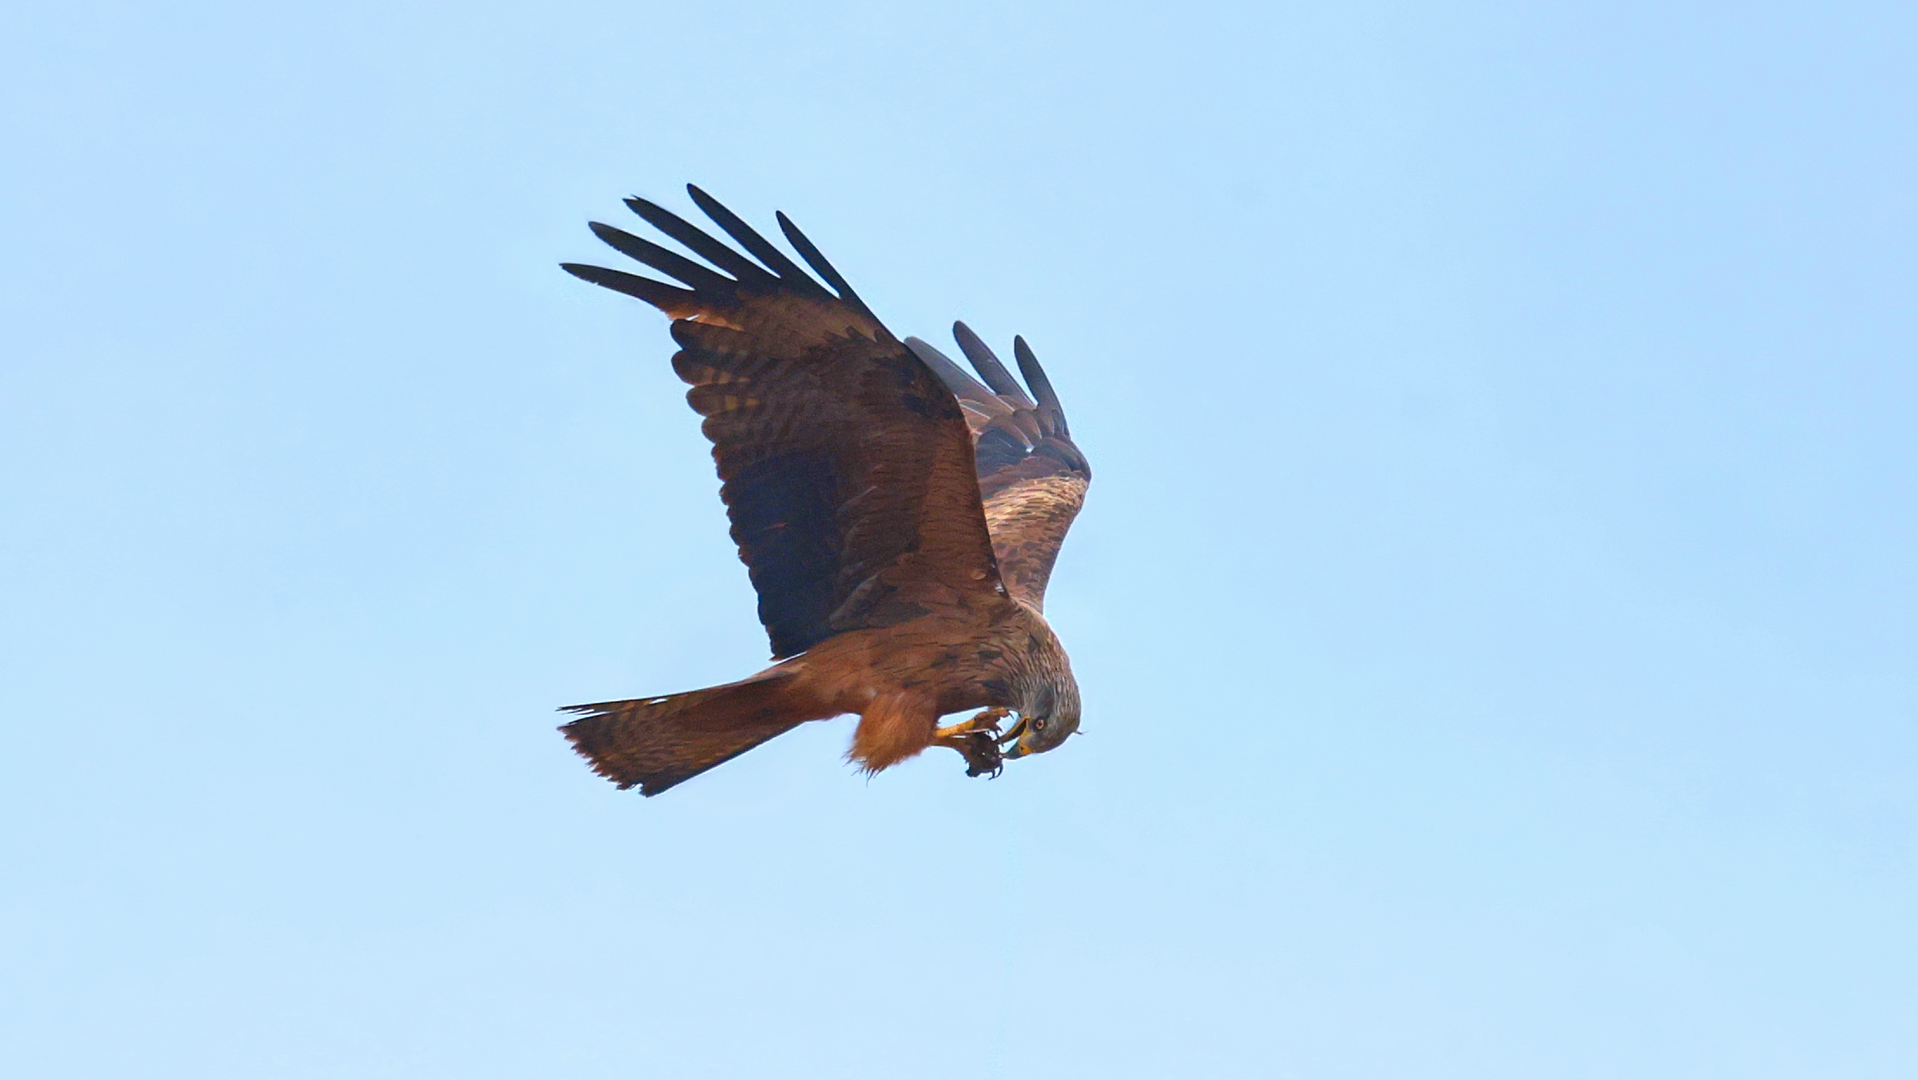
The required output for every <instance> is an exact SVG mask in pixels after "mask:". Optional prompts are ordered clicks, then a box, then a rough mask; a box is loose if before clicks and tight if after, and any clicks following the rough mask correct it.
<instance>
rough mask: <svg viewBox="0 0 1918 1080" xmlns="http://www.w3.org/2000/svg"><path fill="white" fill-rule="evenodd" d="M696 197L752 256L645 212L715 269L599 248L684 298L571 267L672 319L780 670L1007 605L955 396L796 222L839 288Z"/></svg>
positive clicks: (610, 231)
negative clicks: (904, 625)
mask: <svg viewBox="0 0 1918 1080" xmlns="http://www.w3.org/2000/svg"><path fill="white" fill-rule="evenodd" d="M686 190H687V191H688V192H689V193H690V194H691V195H692V198H693V202H694V203H696V204H698V206H699V208H700V209H701V210H702V211H704V212H705V214H706V216H707V217H709V218H711V219H712V220H713V223H714V224H716V225H718V226H719V227H720V229H722V230H724V231H725V233H726V234H727V235H729V236H730V237H732V239H733V240H734V242H736V243H737V244H738V245H739V247H740V248H743V249H744V250H745V252H746V253H747V254H750V255H751V256H752V257H751V258H748V257H747V254H742V253H741V252H740V251H738V250H735V249H734V248H733V247H731V246H729V245H727V244H725V243H723V242H722V241H720V240H718V239H715V238H714V237H712V236H711V235H709V234H707V233H706V232H704V231H702V230H701V229H699V228H697V227H696V226H694V225H692V224H690V223H689V222H687V221H685V220H684V219H682V218H680V217H678V216H677V215H675V214H673V213H671V212H670V211H667V210H665V209H663V208H661V207H659V206H657V205H655V204H653V203H650V202H647V201H646V200H644V199H637V198H634V199H628V200H627V201H626V205H627V206H629V207H631V208H632V210H633V212H634V213H636V214H638V215H639V216H640V217H641V218H643V219H645V220H646V221H647V222H648V223H650V224H651V225H652V226H653V227H654V228H656V229H658V230H659V231H660V232H661V233H663V234H665V235H666V236H668V237H670V238H672V239H673V240H676V241H678V242H679V243H680V244H681V245H683V246H684V247H685V248H686V249H687V250H688V251H691V252H692V253H693V254H695V255H697V256H699V257H700V258H702V259H704V260H706V262H707V263H710V264H711V265H710V266H707V265H704V264H701V263H698V262H694V261H693V260H691V259H688V258H686V257H685V256H683V255H680V254H677V253H675V252H673V251H670V250H668V249H666V248H664V247H661V246H659V245H658V244H654V243H652V242H650V241H647V240H642V239H640V238H639V237H637V236H633V235H631V234H630V233H626V232H623V231H621V230H619V229H616V228H613V227H612V226H610V225H602V224H599V223H597V222H595V223H594V224H593V226H592V229H593V232H594V233H595V234H596V235H598V236H599V238H600V239H601V240H604V241H606V243H608V244H610V245H612V246H613V247H614V248H617V249H618V250H619V251H621V252H623V253H624V254H626V255H629V256H631V257H632V258H634V259H636V260H638V261H639V262H641V263H644V264H645V265H647V266H649V267H651V268H653V269H654V270H657V271H659V272H661V273H663V274H665V275H667V276H668V277H671V278H674V279H675V280H677V281H679V282H681V283H682V284H683V286H684V287H680V286H676V285H670V284H667V283H665V282H662V281H656V280H654V279H652V278H646V277H640V276H637V275H634V274H628V273H623V272H621V271H618V270H608V269H604V268H602V267H597V266H582V265H579V264H576V263H567V264H563V266H564V269H565V270H567V271H568V272H569V273H572V274H574V275H576V276H578V277H580V278H584V279H585V280H587V281H590V282H592V283H593V284H595V285H603V286H605V287H606V288H609V289H612V290H614V291H616V292H622V293H625V294H626V295H628V296H633V297H637V298H638V299H641V300H644V301H646V302H647V303H649V304H651V305H653V306H654V307H656V308H658V309H660V310H661V311H663V312H665V313H666V314H668V315H670V316H672V317H673V319H674V322H673V325H672V334H673V340H675V341H677V342H678V343H679V346H680V350H679V352H678V353H677V354H676V355H674V357H673V370H674V371H675V372H677V373H678V374H679V377H680V378H681V379H684V380H685V381H686V382H687V383H689V384H691V386H692V389H691V390H690V391H688V392H687V394H686V400H687V401H688V402H689V403H690V404H691V405H692V407H693V409H694V411H696V412H698V413H699V414H700V415H701V416H704V417H705V418H706V421H705V424H704V428H703V430H704V431H705V434H706V437H707V438H708V439H710V440H712V444H713V460H714V461H715V462H716V463H717V464H718V466H719V477H720V480H721V481H722V486H721V487H720V498H722V499H723V500H725V503H726V512H727V515H728V517H729V518H730V519H731V521H732V537H733V541H734V542H735V543H737V544H738V545H739V557H740V559H741V560H742V561H743V562H745V564H746V568H747V571H748V573H749V574H750V576H751V577H752V583H753V588H754V589H755V590H756V591H757V592H758V593H759V621H760V622H761V623H764V624H765V627H766V634H767V636H768V637H769V638H770V639H771V641H772V651H773V656H774V657H777V658H784V657H788V656H793V655H796V654H798V653H801V652H804V651H805V650H807V649H809V648H811V647H812V646H814V645H815V644H818V643H819V642H820V641H822V640H824V639H825V638H828V637H830V636H832V635H833V634H836V633H840V632H843V631H846V630H852V629H858V628H862V627H876V626H890V625H894V624H896V623H899V622H904V621H905V620H907V619H911V618H915V617H917V616H919V615H922V614H925V613H926V612H928V611H932V610H936V609H938V608H940V607H942V606H949V605H952V604H954V603H956V602H959V601H960V599H961V597H962V595H963V594H968V593H998V592H1000V591H1001V588H1002V587H1001V584H1000V581H999V574H998V570H997V566H996V564H995V562H994V559H993V554H992V543H991V540H990V537H989V535H988V533H987V531H986V521H985V515H984V512H983V509H982V507H981V505H980V498H979V488H978V486H977V484H976V483H975V481H974V479H973V476H974V468H973V456H972V438H971V435H970V433H969V432H968V430H967V427H966V420H965V414H964V413H963V412H961V411H960V408H959V404H958V402H957V401H955V400H954V398H953V395H952V392H951V391H950V390H948V389H946V385H945V383H943V382H942V381H940V379H939V378H938V377H937V376H935V375H934V374H933V373H932V372H931V371H930V370H928V369H927V367H926V365H925V364H924V363H922V362H921V361H920V360H919V359H918V358H916V357H915V356H914V355H913V354H912V352H911V351H910V350H908V349H907V348H906V347H905V346H904V345H902V344H901V343H900V342H899V341H898V340H897V339H896V338H894V337H893V336H892V334H890V333H889V332H887V330H886V328H885V327H884V326H882V325H880V322H879V320H878V318H876V317H875V316H874V315H873V313H872V311H871V310H870V309H868V308H867V307H866V305H865V303H864V302H862V301H861V300H860V299H859V297H858V295H857V294H855V293H854V292H853V291H852V289H851V288H850V287H849V286H848V285H847V284H846V282H845V279H843V278H841V277H840V276H839V272H838V271H837V270H834V269H833V267H832V264H831V263H828V262H827V261H826V260H825V258H824V257H823V256H822V255H820V254H819V250H818V249H817V248H815V247H814V246H813V245H812V242H811V241H809V240H807V239H806V237H805V236H804V235H803V234H801V233H800V231H799V230H798V229H797V228H795V227H794V226H793V224H792V222H790V221H788V220H787V219H786V216H785V215H784V214H781V215H779V226H780V228H781V229H782V230H783V231H784V232H785V234H786V238H787V240H789V241H790V242H791V243H792V245H793V247H794V249H796V250H797V251H798V252H799V254H800V256H801V257H802V258H804V259H805V260H806V262H807V263H808V264H809V265H810V266H811V267H812V268H813V269H814V270H815V271H817V272H818V274H819V276H820V277H821V278H824V279H825V280H826V282H827V283H828V284H830V285H831V286H832V288H833V290H835V291H828V290H827V288H826V287H825V286H823V285H821V284H820V283H819V282H818V281H816V280H815V279H814V278H813V277H812V276H811V275H809V274H807V273H806V272H805V271H804V270H802V269H800V268H799V267H798V265H796V264H795V263H794V262H793V261H792V260H791V259H789V258H787V257H786V256H785V255H784V254H783V253H781V252H780V250H779V249H778V248H776V247H774V246H773V245H772V244H770V243H768V242H767V241H766V239H765V238H764V237H762V236H760V235H759V234H758V233H757V232H754V231H753V229H752V227H751V226H749V225H747V224H746V223H745V222H743V221H741V220H740V219H739V218H738V217H736V216H734V215H733V213H732V212H731V211H730V210H727V209H726V208H725V207H723V206H721V205H720V204H719V203H718V202H716V201H714V200H713V198H712V197H711V196H709V195H707V194H706V193H705V192H703V191H701V190H700V189H698V188H696V187H692V186H690V185H689V186H688V187H687V189H686ZM754 260H757V261H754ZM714 267H716V268H717V269H714Z"/></svg>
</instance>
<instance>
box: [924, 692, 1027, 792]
mask: <svg viewBox="0 0 1918 1080" xmlns="http://www.w3.org/2000/svg"><path fill="white" fill-rule="evenodd" d="M1010 715H1012V712H1011V710H1009V709H1005V708H1002V707H1000V706H997V705H995V706H993V707H992V708H990V709H986V710H984V711H983V712H980V713H978V714H976V715H974V716H973V717H971V718H970V719H966V720H961V721H960V722H958V723H956V724H947V725H946V726H945V727H942V728H940V729H939V730H938V731H936V732H934V733H933V736H932V742H933V745H934V746H946V747H951V748H952V749H954V750H957V751H959V755H960V756H961V757H963V758H965V759H966V775H967V776H986V775H992V776H998V775H999V773H1000V772H1001V771H1002V770H1004V769H1005V765H1004V764H1003V763H1002V760H1001V757H1000V754H999V739H998V736H999V721H1001V720H1004V719H1005V718H1006V717H1008V716H1010Z"/></svg>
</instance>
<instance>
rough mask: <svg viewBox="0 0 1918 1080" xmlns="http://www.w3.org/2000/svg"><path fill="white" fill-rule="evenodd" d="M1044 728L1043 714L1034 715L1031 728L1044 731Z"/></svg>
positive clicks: (1044, 719)
mask: <svg viewBox="0 0 1918 1080" xmlns="http://www.w3.org/2000/svg"><path fill="white" fill-rule="evenodd" d="M1045 729H1046V718H1045V717H1043V716H1040V717H1035V718H1034V719H1033V721H1032V730H1034V731H1044V730H1045Z"/></svg>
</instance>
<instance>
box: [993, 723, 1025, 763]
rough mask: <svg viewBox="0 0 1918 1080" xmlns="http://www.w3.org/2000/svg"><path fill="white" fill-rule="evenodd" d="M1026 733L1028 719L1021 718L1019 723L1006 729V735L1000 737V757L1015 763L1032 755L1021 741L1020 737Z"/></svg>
mask: <svg viewBox="0 0 1918 1080" xmlns="http://www.w3.org/2000/svg"><path fill="white" fill-rule="evenodd" d="M1025 733H1026V718H1025V717H1023V716H1021V717H1020V718H1019V722H1018V723H1016V724H1014V725H1012V726H1011V727H1010V728H1008V729H1006V733H1005V734H1004V735H1001V736H999V756H1001V757H1003V758H1005V759H1006V760H1007V761H1015V760H1017V759H1019V758H1022V757H1025V756H1026V755H1028V754H1030V753H1032V751H1031V750H1028V749H1026V746H1025V744H1024V743H1023V742H1020V741H1019V736H1021V735H1024V734H1025Z"/></svg>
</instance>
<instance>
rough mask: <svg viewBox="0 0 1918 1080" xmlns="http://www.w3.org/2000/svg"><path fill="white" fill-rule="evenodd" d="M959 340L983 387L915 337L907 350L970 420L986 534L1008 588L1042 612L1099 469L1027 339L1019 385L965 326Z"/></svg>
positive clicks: (1019, 341) (1020, 353)
mask: <svg viewBox="0 0 1918 1080" xmlns="http://www.w3.org/2000/svg"><path fill="white" fill-rule="evenodd" d="M952 335H953V337H954V338H955V339H956V340H957V341H958V342H959V348H960V349H961V350H962V351H963V352H964V353H965V354H966V359H967V360H970V361H971V362H972V366H973V368H974V370H976V371H978V373H979V378H977V379H975V378H973V377H972V376H971V375H970V374H968V373H967V372H966V370H965V369H964V368H962V367H960V366H959V365H958V364H956V363H954V362H953V361H952V360H951V359H950V358H949V357H947V356H946V355H945V354H944V353H942V352H940V351H939V350H938V349H935V348H933V347H932V346H931V345H928V344H927V343H925V342H924V341H921V340H919V339H918V338H907V339H906V345H907V347H908V348H910V349H911V350H912V351H913V352H914V353H915V354H917V355H918V357H919V359H921V360H924V361H925V362H926V366H927V367H930V368H931V369H932V370H933V371H934V372H936V373H937V374H938V375H939V377H940V378H941V379H943V380H944V381H945V383H946V385H947V386H948V387H950V388H951V389H952V393H953V396H954V397H956V398H958V399H959V405H960V407H961V408H963V409H964V410H965V412H966V421H967V424H968V426H970V427H971V429H972V437H973V456H974V458H975V460H976V461H977V463H978V469H979V494H980V497H981V498H982V499H983V500H984V501H985V507H986V526H987V528H988V529H989V530H990V531H991V533H992V546H993V550H994V551H995V553H996V554H997V555H998V558H999V573H1000V576H1001V577H1002V578H1003V579H1004V580H1005V583H1006V588H1007V589H1008V590H1010V591H1011V593H1012V595H1014V596H1016V597H1018V598H1019V599H1021V600H1024V601H1025V602H1026V603H1028V604H1031V605H1032V606H1033V607H1035V608H1043V607H1044V606H1045V594H1046V582H1047V580H1048V579H1050V578H1051V576H1052V565H1053V563H1054V562H1055V561H1056V560H1057V559H1058V558H1059V547H1060V545H1061V544H1063V543H1065V539H1066V531H1067V530H1068V529H1070V528H1072V519H1073V518H1075V517H1077V516H1078V514H1079V507H1080V506H1082V505H1083V504H1084V503H1085V498H1086V488H1087V486H1088V485H1089V484H1090V483H1091V482H1092V466H1091V465H1090V464H1088V463H1087V462H1086V458H1085V455H1084V454H1082V453H1080V452H1079V447H1078V446H1077V445H1076V444H1074V443H1073V441H1072V432H1071V431H1070V430H1069V429H1068V428H1067V426H1066V414H1065V410H1064V409H1062V408H1061V407H1060V405H1059V396H1058V394H1057V393H1055V392H1054V391H1053V389H1052V381H1051V380H1050V379H1048V378H1047V377H1046V372H1045V369H1044V368H1042V367H1040V366H1039V358H1038V357H1036V356H1034V355H1033V354H1032V350H1031V349H1030V348H1028V347H1027V346H1026V341H1025V339H1024V338H1014V339H1013V342H1012V350H1013V358H1014V359H1015V360H1017V361H1018V364H1019V372H1020V374H1022V375H1024V376H1025V380H1026V385H1025V386H1021V385H1019V380H1018V379H1016V378H1014V377H1013V375H1012V373H1011V372H1010V371H1007V370H1006V366H1005V365H1004V364H1002V363H1000V362H999V358H998V357H997V356H995V355H993V352H992V350H991V349H990V348H987V347H986V343H985V342H983V341H981V340H980V339H979V335H977V334H975V333H973V332H972V330H971V328H969V327H967V326H966V324H965V323H954V324H953V326H952ZM981 380H984V381H983V382H981ZM1027 387H1030V388H1031V393H1030V394H1028V393H1027V391H1026V388H1027Z"/></svg>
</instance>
